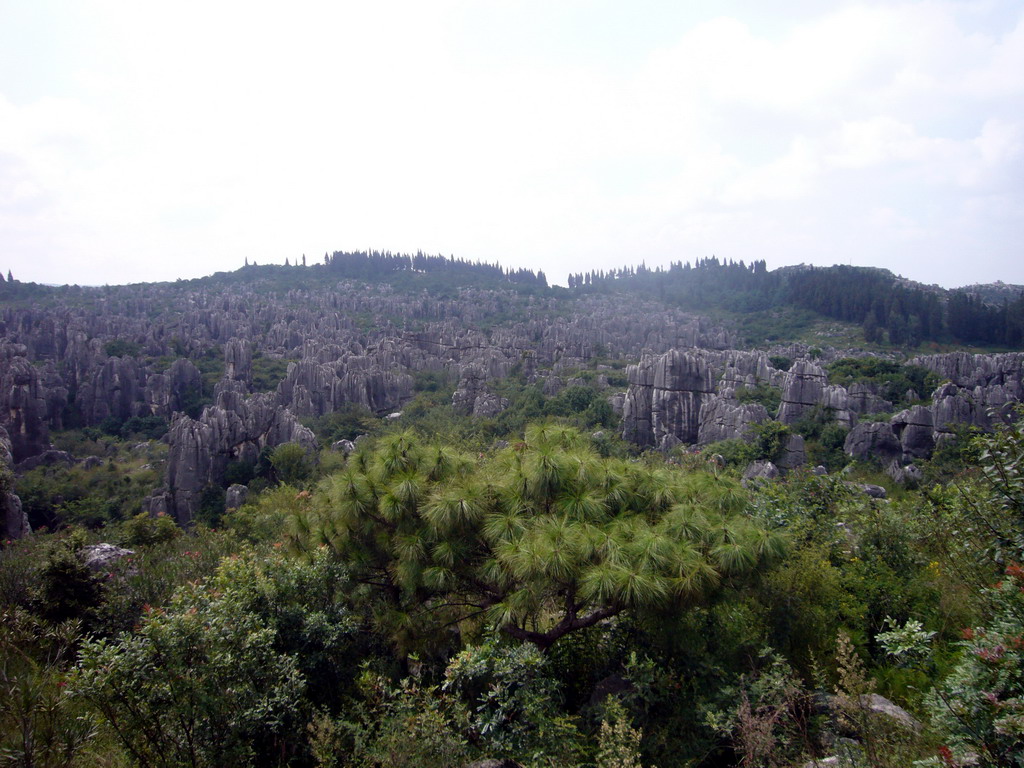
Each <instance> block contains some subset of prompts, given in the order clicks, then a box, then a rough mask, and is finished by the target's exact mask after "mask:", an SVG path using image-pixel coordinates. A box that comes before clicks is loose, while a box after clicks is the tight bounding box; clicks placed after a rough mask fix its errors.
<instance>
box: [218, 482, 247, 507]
mask: <svg viewBox="0 0 1024 768" xmlns="http://www.w3.org/2000/svg"><path fill="white" fill-rule="evenodd" d="M248 498H249V489H248V487H246V486H244V485H239V484H238V483H235V484H233V485H229V486H228V489H227V490H226V491H225V492H224V508H225V509H226V510H227V511H229V512H230V511H231V510H233V509H238V508H239V507H241V506H242V505H243V504H245V500H246V499H248Z"/></svg>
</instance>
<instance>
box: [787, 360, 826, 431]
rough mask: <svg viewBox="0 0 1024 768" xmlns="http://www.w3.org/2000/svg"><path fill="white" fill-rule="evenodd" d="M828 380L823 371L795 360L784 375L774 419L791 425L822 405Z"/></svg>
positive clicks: (817, 366)
mask: <svg viewBox="0 0 1024 768" xmlns="http://www.w3.org/2000/svg"><path fill="white" fill-rule="evenodd" d="M827 383H828V379H827V377H826V376H825V371H824V370H823V369H822V368H821V367H820V366H819V365H816V364H815V363H813V362H811V361H810V360H797V361H796V362H795V363H793V365H792V367H790V369H789V371H788V372H787V373H786V379H785V383H784V385H783V387H782V403H781V404H780V405H779V412H778V415H777V417H776V418H778V420H779V421H781V422H782V423H783V424H793V423H794V422H797V421H799V420H800V418H801V417H802V416H803V415H804V414H806V413H807V412H808V411H810V410H812V409H813V408H815V407H817V406H819V405H822V404H823V397H822V396H823V394H824V392H825V386H826V384H827Z"/></svg>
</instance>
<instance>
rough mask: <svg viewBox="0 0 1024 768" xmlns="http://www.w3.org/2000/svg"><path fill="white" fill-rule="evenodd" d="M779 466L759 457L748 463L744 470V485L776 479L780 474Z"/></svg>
mask: <svg viewBox="0 0 1024 768" xmlns="http://www.w3.org/2000/svg"><path fill="white" fill-rule="evenodd" d="M779 474H780V473H779V468H778V467H776V466H775V465H774V464H773V463H772V462H770V461H767V460H765V459H758V460H757V461H752V462H750V464H748V465H747V468H746V469H745V470H743V481H742V482H743V485H749V484H750V483H756V482H759V481H764V480H774V479H775V478H777V477H778V476H779Z"/></svg>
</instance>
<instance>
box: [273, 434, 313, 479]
mask: <svg viewBox="0 0 1024 768" xmlns="http://www.w3.org/2000/svg"><path fill="white" fill-rule="evenodd" d="M270 466H271V467H273V469H274V476H275V477H276V478H277V480H278V481H279V482H281V483H285V484H288V485H295V484H296V483H301V482H302V481H303V480H307V479H309V476H310V475H312V474H313V461H312V459H311V458H310V456H309V453H308V452H307V451H306V449H305V448H303V447H302V446H301V445H299V444H298V443H284V444H283V445H279V446H277V447H276V448H275V449H274V450H273V451H272V452H271V454H270Z"/></svg>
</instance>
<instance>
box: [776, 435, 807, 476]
mask: <svg viewBox="0 0 1024 768" xmlns="http://www.w3.org/2000/svg"><path fill="white" fill-rule="evenodd" d="M806 463H807V451H806V449H805V448H804V438H803V436H802V435H787V436H786V441H785V442H784V443H783V444H782V447H781V448H780V449H779V455H778V457H777V458H776V461H775V464H776V466H777V467H778V468H779V469H780V470H782V471H783V472H788V471H789V470H791V469H797V468H798V467H802V466H803V465H804V464H806Z"/></svg>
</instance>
